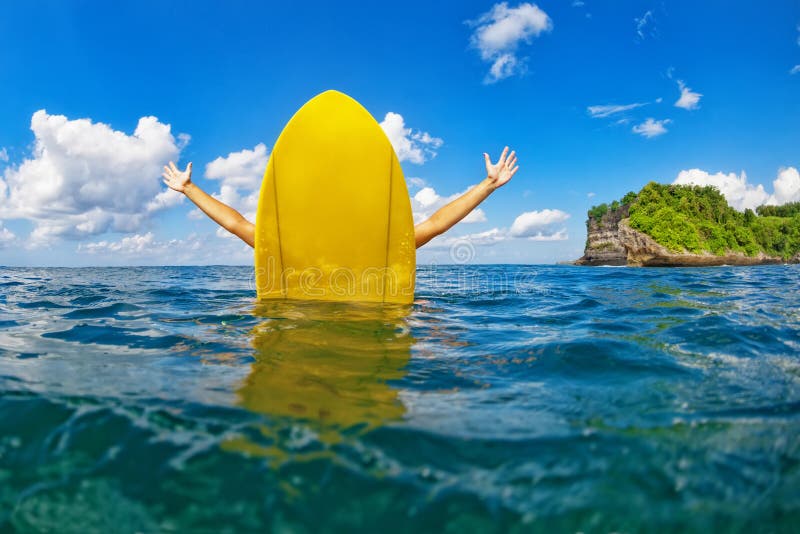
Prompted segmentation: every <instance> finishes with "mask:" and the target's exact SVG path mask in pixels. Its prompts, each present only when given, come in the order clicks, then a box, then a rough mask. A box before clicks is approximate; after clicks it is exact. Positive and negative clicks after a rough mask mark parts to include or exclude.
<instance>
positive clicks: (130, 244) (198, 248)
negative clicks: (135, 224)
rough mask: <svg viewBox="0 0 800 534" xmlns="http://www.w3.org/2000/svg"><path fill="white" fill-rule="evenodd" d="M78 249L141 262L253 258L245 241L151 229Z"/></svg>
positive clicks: (193, 261) (78, 248) (243, 261)
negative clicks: (174, 235) (171, 235)
mask: <svg viewBox="0 0 800 534" xmlns="http://www.w3.org/2000/svg"><path fill="white" fill-rule="evenodd" d="M212 243H213V244H212ZM77 252H79V253H82V254H91V255H93V256H97V257H101V258H103V257H104V258H106V259H112V260H119V261H122V262H125V263H132V262H133V263H137V264H157V265H163V264H165V263H168V264H170V265H185V264H208V263H216V264H219V263H226V264H231V263H233V264H236V263H240V264H249V263H251V262H252V261H253V251H252V249H251V248H250V247H248V246H247V245H245V244H244V243H242V242H241V241H237V242H220V241H210V240H209V236H207V235H198V234H190V235H188V236H187V237H186V238H184V239H165V240H159V239H157V238H156V237H155V235H153V233H152V232H147V233H144V234H134V235H130V236H125V237H123V238H121V239H119V240H102V241H94V242H88V243H80V244H79V245H78V247H77Z"/></svg>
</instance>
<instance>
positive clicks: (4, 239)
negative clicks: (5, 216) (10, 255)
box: [0, 221, 17, 248]
mask: <svg viewBox="0 0 800 534" xmlns="http://www.w3.org/2000/svg"><path fill="white" fill-rule="evenodd" d="M16 237H17V236H15V235H14V233H13V232H12V231H11V230H9V229H8V228H4V227H3V221H0V248H4V247H6V246H7V245H9V244H11V243H12V242H13V241H14V239H16Z"/></svg>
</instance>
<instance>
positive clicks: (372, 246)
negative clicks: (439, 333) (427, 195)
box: [255, 91, 416, 304]
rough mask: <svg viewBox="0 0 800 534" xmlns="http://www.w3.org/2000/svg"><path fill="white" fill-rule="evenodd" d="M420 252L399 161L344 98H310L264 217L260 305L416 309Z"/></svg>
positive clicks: (263, 207) (270, 172) (274, 159)
mask: <svg viewBox="0 0 800 534" xmlns="http://www.w3.org/2000/svg"><path fill="white" fill-rule="evenodd" d="M415 269H416V249H415V244H414V223H413V219H412V216H411V202H410V199H409V196H408V189H407V188H406V182H405V179H404V177H403V171H402V169H401V168H400V162H399V161H398V159H397V155H396V154H395V152H394V149H393V148H392V145H391V143H390V142H389V139H388V138H387V137H386V134H385V133H384V132H383V130H382V129H381V127H380V125H379V124H378V123H377V121H376V120H375V119H374V118H373V117H372V115H370V114H369V112H368V111H367V110H366V109H364V107H363V106H361V104H359V103H358V102H356V101H355V100H353V99H352V98H350V97H349V96H347V95H345V94H343V93H340V92H338V91H326V92H324V93H322V94H320V95H317V96H316V97H314V98H312V99H311V100H309V101H308V102H307V103H306V104H305V105H304V106H303V107H301V108H300V109H299V110H298V111H297V113H295V114H294V116H293V117H292V118H291V120H290V121H289V122H288V123H287V124H286V126H285V127H284V129H283V132H281V134H280V136H279V137H278V141H277V142H276V143H275V147H274V149H273V151H272V154H271V155H270V158H269V163H268V164H267V170H266V173H265V174H264V180H263V183H262V185H261V192H260V197H259V201H258V211H257V214H256V232H255V271H256V273H255V274H256V291H257V293H258V298H259V299H287V298H288V299H301V300H329V301H330V300H333V301H364V302H391V303H401V304H405V303H410V302H411V301H412V300H413V298H414V276H415Z"/></svg>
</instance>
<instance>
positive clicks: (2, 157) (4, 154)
mask: <svg viewBox="0 0 800 534" xmlns="http://www.w3.org/2000/svg"><path fill="white" fill-rule="evenodd" d="M0 161H3V162H7V161H8V150H6V147H3V148H0Z"/></svg>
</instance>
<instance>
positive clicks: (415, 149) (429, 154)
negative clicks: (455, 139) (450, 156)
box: [380, 111, 444, 165]
mask: <svg viewBox="0 0 800 534" xmlns="http://www.w3.org/2000/svg"><path fill="white" fill-rule="evenodd" d="M380 124H381V128H383V131H384V132H386V136H387V137H388V138H389V141H390V142H391V143H392V147H394V151H395V153H396V154H397V158H398V159H399V160H400V161H410V162H411V163H416V164H418V165H422V164H423V163H425V161H426V160H429V159H432V158H434V157H436V150H437V149H438V148H439V147H441V146H442V144H443V143H444V141H442V140H441V139H439V138H438V137H433V136H432V135H430V134H429V133H428V132H421V131H419V130H417V131H413V130H412V129H411V128H406V125H405V120H404V119H403V116H402V115H400V114H399V113H393V112H391V111H390V112H389V113H387V114H386V116H385V117H384V118H383V121H381V123H380Z"/></svg>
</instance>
